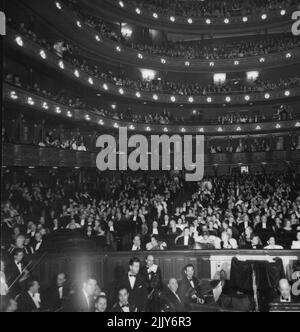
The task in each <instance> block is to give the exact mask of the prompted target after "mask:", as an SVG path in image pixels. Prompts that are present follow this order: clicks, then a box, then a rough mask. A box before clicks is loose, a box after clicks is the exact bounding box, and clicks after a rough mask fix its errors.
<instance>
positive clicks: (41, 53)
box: [40, 50, 47, 60]
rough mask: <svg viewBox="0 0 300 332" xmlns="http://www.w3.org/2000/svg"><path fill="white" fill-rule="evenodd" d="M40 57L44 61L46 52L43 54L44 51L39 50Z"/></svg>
mask: <svg viewBox="0 0 300 332" xmlns="http://www.w3.org/2000/svg"><path fill="white" fill-rule="evenodd" d="M40 56H41V58H42V59H44V60H45V59H46V58H47V55H46V52H45V51H44V50H41V51H40Z"/></svg>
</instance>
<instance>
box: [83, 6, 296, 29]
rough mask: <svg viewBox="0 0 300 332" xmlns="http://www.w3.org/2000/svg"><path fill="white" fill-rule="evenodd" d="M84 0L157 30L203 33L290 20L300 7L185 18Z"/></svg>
mask: <svg viewBox="0 0 300 332" xmlns="http://www.w3.org/2000/svg"><path fill="white" fill-rule="evenodd" d="M84 2H85V3H86V4H88V5H90V6H91V8H93V9H97V11H98V12H100V13H103V14H106V15H109V13H111V15H114V17H116V16H117V17H120V18H122V19H123V20H126V19H127V20H130V23H132V22H131V21H133V22H135V23H136V24H139V25H143V26H148V25H150V26H151V27H153V28H157V29H167V30H168V31H172V30H175V31H176V28H177V29H178V28H182V29H184V30H186V31H189V32H191V31H197V30H198V31H199V29H201V32H202V33H209V32H211V31H212V30H213V31H222V30H223V31H224V30H225V31H227V32H228V31H232V29H239V30H243V31H248V30H249V29H251V28H252V29H253V28H254V27H256V28H257V26H258V25H259V26H260V28H261V29H263V28H264V27H267V26H269V27H270V26H272V25H274V24H277V25H278V24H284V23H287V22H288V20H289V19H290V17H291V14H292V13H293V12H294V11H295V10H297V9H298V6H297V5H296V6H292V7H289V8H277V9H276V10H272V11H261V12H259V13H256V14H252V15H236V16H231V17H209V16H206V17H184V16H178V15H173V14H172V13H170V15H164V14H160V13H158V12H156V11H154V10H153V11H152V10H148V9H143V8H138V7H135V6H133V5H131V4H129V3H128V2H126V1H119V0H113V1H111V0H102V1H101V3H100V4H99V3H98V4H95V2H94V1H92V0H84ZM198 31H197V32H198Z"/></svg>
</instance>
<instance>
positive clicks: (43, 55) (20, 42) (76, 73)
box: [15, 36, 291, 103]
mask: <svg viewBox="0 0 300 332" xmlns="http://www.w3.org/2000/svg"><path fill="white" fill-rule="evenodd" d="M15 40H16V43H17V44H18V45H19V46H20V47H23V46H24V43H23V39H22V38H21V37H20V36H17V37H16V39H15ZM39 54H40V56H41V58H42V59H44V60H46V59H47V54H46V52H45V50H43V49H42V50H40V52H39ZM290 56H291V53H287V57H290ZM58 66H59V68H61V69H65V65H64V62H63V61H62V60H60V61H59V62H58ZM74 76H75V77H77V78H79V77H80V72H79V70H78V69H75V70H74ZM88 82H89V84H90V85H94V80H93V78H92V77H89V78H88ZM102 88H103V89H104V90H105V91H108V90H109V87H108V85H107V84H106V83H104V84H103V85H102ZM118 92H119V94H120V95H124V94H125V90H124V89H123V88H119V90H118ZM284 95H285V96H286V97H289V96H290V95H291V92H290V91H289V90H286V91H285V92H284ZM135 96H136V97H137V98H141V97H142V94H141V93H140V92H136V93H135ZM152 98H153V100H155V101H157V100H158V99H159V95H157V94H154V95H153V96H152ZM264 98H265V99H267V100H268V99H270V98H271V95H270V93H266V94H265V95H264ZM244 99H245V101H250V100H251V97H250V95H246V96H245V97H244ZM170 100H171V102H173V103H175V102H176V100H177V99H176V97H175V96H171V97H170ZM206 101H207V103H212V101H213V99H212V97H207V99H206ZM225 101H226V102H227V103H230V102H231V97H230V96H227V97H225ZM188 102H189V103H194V97H192V96H190V97H188Z"/></svg>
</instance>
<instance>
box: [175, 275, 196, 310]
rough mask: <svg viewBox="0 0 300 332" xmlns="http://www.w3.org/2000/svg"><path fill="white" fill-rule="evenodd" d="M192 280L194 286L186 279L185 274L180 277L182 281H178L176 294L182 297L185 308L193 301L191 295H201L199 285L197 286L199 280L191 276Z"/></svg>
mask: <svg viewBox="0 0 300 332" xmlns="http://www.w3.org/2000/svg"><path fill="white" fill-rule="evenodd" d="M193 282H194V285H195V288H193V287H192V285H191V283H190V281H189V280H188V278H187V276H186V275H185V276H184V277H183V279H182V281H181V282H180V283H179V288H178V294H179V296H180V298H181V299H183V302H184V305H185V306H186V308H189V307H190V305H191V304H192V303H193V302H194V300H193V298H192V297H193V295H197V296H198V297H201V295H200V287H199V281H198V279H197V278H196V277H193Z"/></svg>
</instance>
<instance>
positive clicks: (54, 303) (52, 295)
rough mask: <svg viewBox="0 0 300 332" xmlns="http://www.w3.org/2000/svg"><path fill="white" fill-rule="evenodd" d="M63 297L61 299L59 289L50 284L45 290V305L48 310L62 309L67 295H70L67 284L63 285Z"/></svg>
mask: <svg viewBox="0 0 300 332" xmlns="http://www.w3.org/2000/svg"><path fill="white" fill-rule="evenodd" d="M62 293H63V298H62V299H61V298H60V296H59V289H58V287H57V286H55V285H54V286H52V287H50V288H48V290H47V292H46V298H45V300H46V303H45V305H46V307H47V309H49V310H50V311H52V312H53V311H57V310H60V309H61V310H62V309H63V307H64V305H65V304H66V301H67V300H68V297H69V295H70V288H69V287H68V286H63V292H62Z"/></svg>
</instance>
